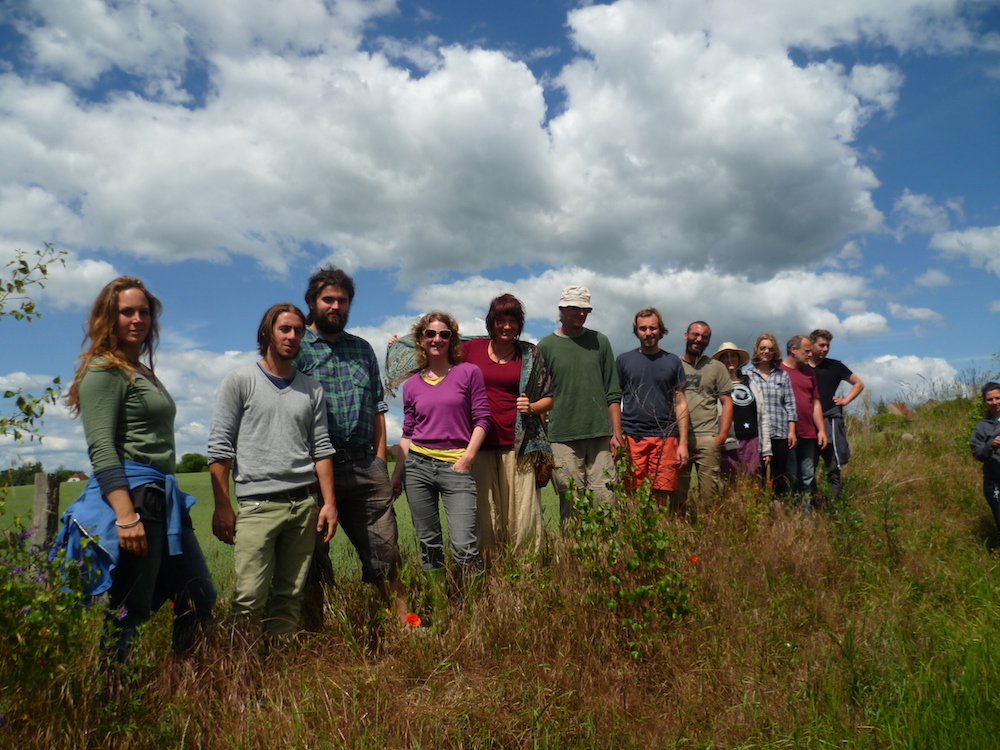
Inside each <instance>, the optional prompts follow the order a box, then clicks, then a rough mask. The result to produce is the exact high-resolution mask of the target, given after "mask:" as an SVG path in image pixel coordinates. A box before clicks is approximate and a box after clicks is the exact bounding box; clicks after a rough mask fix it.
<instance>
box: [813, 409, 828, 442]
mask: <svg viewBox="0 0 1000 750" xmlns="http://www.w3.org/2000/svg"><path fill="white" fill-rule="evenodd" d="M813 422H814V423H815V424H816V432H818V433H819V447H820V448H825V447H826V423H825V422H824V421H823V407H822V406H820V405H819V399H818V398H814V399H813Z"/></svg>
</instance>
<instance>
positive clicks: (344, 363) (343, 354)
mask: <svg viewBox="0 0 1000 750" xmlns="http://www.w3.org/2000/svg"><path fill="white" fill-rule="evenodd" d="M305 299H306V304H307V305H308V306H309V317H308V320H307V321H306V322H307V324H308V327H307V328H306V332H305V337H304V338H303V339H302V348H301V349H300V350H299V354H298V356H297V357H296V358H295V367H296V368H298V369H299V370H301V371H302V372H304V373H306V374H307V375H309V376H310V377H312V378H315V379H316V380H318V381H319V382H320V383H322V384H323V391H324V393H325V394H326V409H327V418H328V422H329V429H330V442H332V443H333V447H334V448H335V449H336V453H335V454H334V456H333V461H334V472H333V477H334V485H335V495H336V497H337V508H338V511H339V520H340V527H341V528H342V529H343V530H344V533H345V534H347V538H348V539H350V540H351V544H353V545H354V548H355V549H356V550H357V552H358V556H359V557H360V558H361V570H362V580H363V581H365V582H366V583H371V584H372V585H374V586H375V587H376V588H377V589H378V590H379V593H380V594H381V595H382V598H383V599H384V601H385V604H386V607H387V608H388V610H389V613H390V614H391V615H393V616H395V617H397V618H398V619H399V620H400V621H404V622H405V618H406V613H407V607H406V599H405V591H404V588H403V582H402V581H401V580H399V575H398V571H397V565H398V561H399V543H398V530H397V528H396V512H395V510H394V509H393V500H394V497H393V492H392V483H391V482H390V481H389V471H388V469H387V468H386V436H385V412H386V411H388V409H389V406H388V404H386V402H385V399H384V398H383V388H382V380H381V377H380V376H379V369H378V360H377V359H376V358H375V352H374V351H373V350H372V347H371V344H369V343H368V342H367V341H365V340H364V339H362V338H359V337H358V336H354V335H353V334H350V333H348V332H347V331H345V330H344V328H345V326H346V325H347V319H348V314H349V312H350V307H351V302H353V301H354V281H353V279H351V277H350V276H348V275H347V274H346V273H344V272H343V271H341V270H340V269H337V268H334V267H332V266H325V267H323V268H320V269H319V270H317V271H316V273H314V274H313V275H312V277H311V278H310V279H309V286H308V288H307V290H306V296H305ZM332 582H333V566H332V565H331V563H330V546H329V544H322V540H318V545H317V549H316V554H315V555H313V565H312V570H311V571H310V579H309V585H308V586H307V591H306V602H305V606H304V608H303V610H304V611H303V626H305V627H306V628H308V629H311V630H318V629H319V628H320V627H322V624H323V607H322V604H323V584H330V583H332Z"/></svg>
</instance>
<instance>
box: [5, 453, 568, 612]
mask: <svg viewBox="0 0 1000 750" xmlns="http://www.w3.org/2000/svg"><path fill="white" fill-rule="evenodd" d="M177 479H178V483H179V484H180V487H181V489H182V490H183V491H184V492H187V493H188V494H190V495H194V496H195V497H196V498H198V502H197V503H195V506H194V508H193V509H192V511H191V520H192V522H193V523H194V527H195V533H196V534H197V535H198V541H199V542H200V543H201V547H202V551H203V552H204V553H205V558H206V560H207V561H208V565H209V569H210V570H211V571H212V575H213V576H215V579H216V581H217V583H218V584H219V588H220V590H221V591H226V592H228V591H230V590H231V588H232V568H233V549H232V547H230V546H229V545H227V544H223V543H222V542H220V541H219V540H218V539H216V538H215V536H214V535H213V534H212V510H213V500H212V484H211V479H210V476H209V474H208V472H200V473H197V474H178V476H177ZM84 486H85V483H84V482H63V483H62V484H61V485H60V487H59V511H60V513H62V511H63V510H65V509H66V508H67V507H69V505H70V504H71V503H72V502H73V501H74V500H76V499H77V497H79V496H80V493H81V492H83V488H84ZM33 493H34V488H33V487H32V486H30V485H29V486H23V487H14V488H11V490H10V494H9V496H8V499H7V504H6V508H5V510H4V515H3V516H0V528H2V527H3V526H9V525H10V524H11V523H13V520H14V519H15V518H20V519H21V520H22V522H26V523H29V524H30V521H31V508H32V502H33ZM234 496H235V495H234ZM395 507H396V520H397V524H398V526H399V541H400V546H401V547H402V548H403V550H404V554H406V555H408V556H411V557H412V558H413V559H416V557H417V541H416V537H415V536H414V533H413V526H412V524H411V523H410V508H409V506H408V505H407V504H406V496H405V495H403V496H402V497H400V498H399V500H397V501H396V505H395ZM542 507H543V513H544V519H545V523H546V527H547V528H548V529H549V531H550V532H554V531H555V530H556V529H557V528H558V525H559V504H558V502H557V500H556V496H555V492H554V491H553V490H552V487H551V485H550V486H549V487H546V488H545V490H543V492H542ZM330 558H331V560H332V561H333V564H334V569H335V570H336V571H337V572H338V574H340V575H344V576H351V575H355V574H356V575H357V576H359V577H360V575H361V563H360V562H359V561H358V557H357V554H356V553H355V552H354V548H353V547H352V546H351V543H350V541H349V540H348V539H347V536H346V535H345V534H343V533H338V534H337V535H336V536H335V537H334V539H333V542H332V544H331V546H330Z"/></svg>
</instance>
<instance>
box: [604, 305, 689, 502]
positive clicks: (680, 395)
mask: <svg viewBox="0 0 1000 750" xmlns="http://www.w3.org/2000/svg"><path fill="white" fill-rule="evenodd" d="M632 331H633V332H634V333H635V335H636V338H638V339H639V348H638V349H633V350H632V351H629V352H625V353H624V354H621V355H619V357H618V359H617V360H615V364H616V365H617V367H618V380H619V381H620V383H621V388H622V427H623V429H624V432H625V436H626V442H627V446H628V458H629V461H630V463H631V470H630V471H628V472H625V485H626V487H627V488H628V489H630V490H634V489H637V488H638V487H639V486H640V485H642V483H643V482H644V481H645V480H646V478H647V477H648V478H649V479H650V492H651V494H652V496H653V498H655V499H656V501H657V502H658V503H659V504H660V505H661V506H665V505H667V504H668V503H669V502H670V498H671V494H670V493H671V492H674V491H676V490H677V488H678V474H679V470H680V467H681V466H683V465H684V464H685V463H687V460H688V447H687V442H688V426H689V419H688V410H687V398H686V397H685V395H684V388H685V384H686V382H687V378H686V377H685V375H684V367H683V365H682V364H681V361H680V358H679V357H678V356H677V355H676V354H671V353H670V352H667V351H664V350H663V349H660V339H662V338H663V337H664V336H665V335H666V334H667V329H666V327H665V326H664V325H663V318H662V317H661V316H660V313H659V312H658V311H657V309H656V308H655V307H647V308H646V309H645V310H640V311H639V312H637V313H636V314H635V316H634V317H633V318H632ZM672 510H674V511H675V512H681V511H682V510H683V508H681V507H677V508H672Z"/></svg>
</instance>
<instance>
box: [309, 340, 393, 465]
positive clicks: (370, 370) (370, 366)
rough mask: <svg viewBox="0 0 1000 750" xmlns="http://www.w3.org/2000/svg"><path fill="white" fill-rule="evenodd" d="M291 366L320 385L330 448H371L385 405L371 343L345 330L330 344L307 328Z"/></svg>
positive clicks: (387, 406) (385, 409) (376, 361)
mask: <svg viewBox="0 0 1000 750" xmlns="http://www.w3.org/2000/svg"><path fill="white" fill-rule="evenodd" d="M295 367H296V368H298V369H299V370H300V371H302V372H304V373H305V374H306V375H309V376H310V377H313V378H315V379H316V380H318V381H319V382H320V383H322V384H323V391H324V393H326V416H327V421H328V422H329V427H330V442H332V443H333V447H334V448H367V449H374V447H375V446H374V445H373V441H374V439H375V417H376V415H378V414H384V413H385V412H387V411H388V410H389V405H388V404H387V403H386V402H385V399H384V398H383V389H382V379H381V377H380V376H379V371H378V360H377V359H376V358H375V352H374V350H373V349H372V347H371V344H369V343H368V342H367V341H365V340H364V339H362V338H359V337H357V336H355V335H353V334H350V333H348V332H347V331H343V332H342V333H341V334H340V335H339V336H338V337H337V340H336V341H335V342H334V343H332V344H331V343H330V342H329V341H327V340H326V339H325V338H323V337H322V336H320V335H319V334H318V333H316V332H315V331H313V330H312V329H310V328H307V329H306V333H305V336H304V337H303V339H302V348H301V349H300V350H299V353H298V355H297V356H296V357H295Z"/></svg>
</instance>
